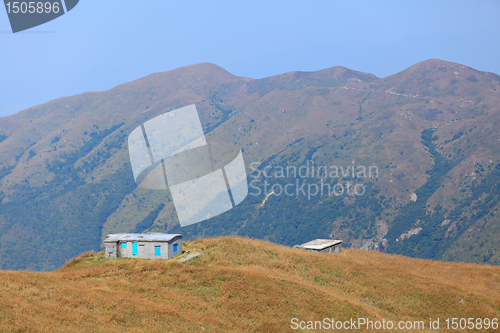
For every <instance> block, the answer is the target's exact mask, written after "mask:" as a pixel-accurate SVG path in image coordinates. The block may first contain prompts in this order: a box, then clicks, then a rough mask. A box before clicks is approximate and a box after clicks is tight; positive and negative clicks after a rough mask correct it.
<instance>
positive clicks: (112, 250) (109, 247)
mask: <svg viewBox="0 0 500 333" xmlns="http://www.w3.org/2000/svg"><path fill="white" fill-rule="evenodd" d="M117 256H118V244H116V243H104V258H106V259H114V258H116V257H117Z"/></svg>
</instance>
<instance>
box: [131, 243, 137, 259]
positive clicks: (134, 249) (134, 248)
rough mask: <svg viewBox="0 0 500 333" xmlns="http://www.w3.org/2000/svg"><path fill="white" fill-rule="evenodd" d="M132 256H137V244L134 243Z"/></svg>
mask: <svg viewBox="0 0 500 333" xmlns="http://www.w3.org/2000/svg"><path fill="white" fill-rule="evenodd" d="M132 255H134V256H136V255H137V243H132Z"/></svg>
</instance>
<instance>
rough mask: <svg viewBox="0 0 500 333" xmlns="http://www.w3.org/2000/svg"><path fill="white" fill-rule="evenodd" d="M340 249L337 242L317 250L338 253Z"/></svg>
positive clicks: (340, 246) (340, 245)
mask: <svg viewBox="0 0 500 333" xmlns="http://www.w3.org/2000/svg"><path fill="white" fill-rule="evenodd" d="M341 251H342V244H337V245H333V246H330V247H327V248H325V249H323V250H320V251H318V252H330V253H340V252H341Z"/></svg>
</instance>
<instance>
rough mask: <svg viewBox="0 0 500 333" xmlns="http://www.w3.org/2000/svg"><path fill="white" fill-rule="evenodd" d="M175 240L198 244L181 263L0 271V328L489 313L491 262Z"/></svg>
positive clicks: (218, 327) (268, 328)
mask: <svg viewBox="0 0 500 333" xmlns="http://www.w3.org/2000/svg"><path fill="white" fill-rule="evenodd" d="M185 248H187V249H189V250H191V251H198V252H201V253H203V255H202V256H201V257H200V258H196V259H193V260H191V261H189V262H187V263H180V262H178V261H177V260H176V259H175V258H173V259H170V260H157V261H151V260H143V259H126V258H120V259H111V260H106V259H104V258H103V253H102V252H100V253H84V254H83V255H81V256H79V257H77V258H75V259H73V260H71V261H70V262H68V263H67V264H66V265H65V266H64V267H62V268H60V269H58V270H56V271H53V272H44V273H40V272H31V271H19V272H15V271H3V272H0V284H1V285H2V286H3V287H2V288H1V289H0V331H2V332H4V331H5V332H10V331H12V332H68V331H70V332H89V331H92V332H123V331H124V330H125V331H127V332H145V331H153V332H160V331H161V332H166V331H168V332H174V331H175V332H290V331H293V330H292V329H291V324H292V322H291V320H292V318H298V319H299V320H300V321H302V320H303V321H315V320H323V318H333V319H335V320H342V321H346V320H350V319H351V318H353V319H354V320H357V318H369V319H370V320H372V321H377V320H378V321H382V320H385V321H389V320H390V321H393V322H394V323H395V324H396V325H397V323H399V321H404V322H406V321H411V322H412V323H413V322H414V321H423V322H424V325H425V327H424V328H425V329H423V330H419V331H422V332H429V331H432V330H430V329H429V326H428V325H429V318H433V319H434V320H435V319H437V318H440V327H441V330H440V331H446V330H445V329H444V328H445V327H446V326H445V322H444V320H445V319H446V318H490V319H492V318H500V268H499V267H498V266H490V265H478V264H464V263H447V262H439V261H430V260H422V259H412V258H407V257H402V256H398V255H389V254H384V253H378V252H374V251H362V250H356V249H344V250H343V251H342V253H340V254H321V253H314V252H308V251H302V250H298V249H293V248H289V247H285V246H280V245H276V244H272V243H269V242H266V241H259V240H250V239H247V238H238V237H222V238H212V239H201V240H198V241H195V242H188V243H187V244H186V246H185ZM362 328H364V329H361V330H360V331H364V332H368V331H373V330H367V329H366V328H365V327H362ZM298 331H304V330H298ZM382 331H384V330H382ZM385 331H387V330H385ZM389 331H390V330H389ZM393 331H400V330H397V329H394V330H393ZM434 331H436V330H434ZM484 331H493V330H484Z"/></svg>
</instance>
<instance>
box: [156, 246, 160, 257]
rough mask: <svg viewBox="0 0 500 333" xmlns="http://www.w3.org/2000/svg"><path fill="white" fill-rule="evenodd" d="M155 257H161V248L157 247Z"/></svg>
mask: <svg viewBox="0 0 500 333" xmlns="http://www.w3.org/2000/svg"><path fill="white" fill-rule="evenodd" d="M155 256H161V247H160V246H155Z"/></svg>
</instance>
